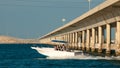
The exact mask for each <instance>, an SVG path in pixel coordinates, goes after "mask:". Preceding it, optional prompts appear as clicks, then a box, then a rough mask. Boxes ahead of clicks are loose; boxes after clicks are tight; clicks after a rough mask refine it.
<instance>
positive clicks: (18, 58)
mask: <svg viewBox="0 0 120 68" xmlns="http://www.w3.org/2000/svg"><path fill="white" fill-rule="evenodd" d="M31 46H35V44H0V68H106V67H108V68H120V61H119V60H100V59H98V60H97V59H93V60H92V59H46V56H43V55H41V54H39V53H38V52H37V51H36V50H33V49H31V48H30V47H31ZM36 46H40V47H42V46H46V47H48V45H43V44H36Z"/></svg>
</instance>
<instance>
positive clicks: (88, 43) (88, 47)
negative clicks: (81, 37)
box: [86, 29, 90, 52]
mask: <svg viewBox="0 0 120 68" xmlns="http://www.w3.org/2000/svg"><path fill="white" fill-rule="evenodd" d="M86 40H87V44H86V49H87V51H88V52H89V50H90V30H89V29H88V30H87V37H86Z"/></svg>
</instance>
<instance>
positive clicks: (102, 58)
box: [46, 55, 120, 60]
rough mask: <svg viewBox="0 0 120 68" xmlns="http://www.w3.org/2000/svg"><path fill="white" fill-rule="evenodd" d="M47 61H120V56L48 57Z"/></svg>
mask: <svg viewBox="0 0 120 68" xmlns="http://www.w3.org/2000/svg"><path fill="white" fill-rule="evenodd" d="M46 59H77V60H120V56H118V57H114V56H112V57H101V56H90V55H89V56H86V55H78V56H69V57H46Z"/></svg>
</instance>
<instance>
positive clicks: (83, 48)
mask: <svg viewBox="0 0 120 68" xmlns="http://www.w3.org/2000/svg"><path fill="white" fill-rule="evenodd" d="M82 50H83V51H84V50H85V31H82Z"/></svg>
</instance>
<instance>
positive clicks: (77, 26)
mask: <svg viewBox="0 0 120 68" xmlns="http://www.w3.org/2000/svg"><path fill="white" fill-rule="evenodd" d="M51 40H65V41H67V42H68V43H69V44H68V48H69V49H71V50H83V51H86V52H92V53H94V52H97V53H98V54H102V53H104V54H106V55H108V56H109V55H120V0H106V1H105V2H103V3H102V4H100V5H98V6H96V7H95V8H93V9H91V10H90V11H88V12H86V13H85V14H83V15H81V16H80V17H78V18H76V19H74V20H72V21H71V22H69V23H68V24H66V25H64V26H62V27H60V28H58V29H56V30H54V31H52V32H50V33H48V34H46V35H44V36H43V37H41V38H40V42H41V43H44V44H53V45H57V43H53V42H51ZM113 53H114V54H113Z"/></svg>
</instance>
